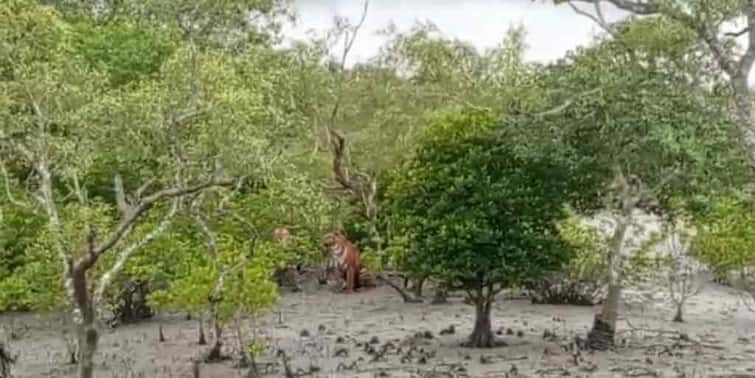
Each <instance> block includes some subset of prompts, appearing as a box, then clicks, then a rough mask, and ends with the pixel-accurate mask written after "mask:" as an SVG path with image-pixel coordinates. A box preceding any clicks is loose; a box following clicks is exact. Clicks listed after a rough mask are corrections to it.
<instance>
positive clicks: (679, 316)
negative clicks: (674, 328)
mask: <svg viewBox="0 0 755 378" xmlns="http://www.w3.org/2000/svg"><path fill="white" fill-rule="evenodd" d="M683 306H684V304H683V303H679V304H677V305H676V315H674V321H675V322H677V323H683V322H684V318H683V317H682V307H683Z"/></svg>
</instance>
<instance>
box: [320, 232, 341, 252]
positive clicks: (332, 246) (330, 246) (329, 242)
mask: <svg viewBox="0 0 755 378" xmlns="http://www.w3.org/2000/svg"><path fill="white" fill-rule="evenodd" d="M345 241H346V235H344V234H343V232H342V231H341V230H336V231H331V232H328V233H327V234H325V236H323V238H322V246H323V248H324V249H326V250H327V251H329V252H330V253H332V254H333V255H334V256H336V257H338V256H340V255H341V254H342V253H343V248H337V247H338V246H340V245H342V244H343V243H344V242H345Z"/></svg>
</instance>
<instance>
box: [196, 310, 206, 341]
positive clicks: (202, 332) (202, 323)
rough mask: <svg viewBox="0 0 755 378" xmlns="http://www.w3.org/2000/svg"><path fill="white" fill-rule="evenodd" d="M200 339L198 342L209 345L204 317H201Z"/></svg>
mask: <svg viewBox="0 0 755 378" xmlns="http://www.w3.org/2000/svg"><path fill="white" fill-rule="evenodd" d="M198 320H199V341H197V344H199V345H207V337H206V336H205V334H204V322H203V321H202V317H201V316H200V317H199V319H198Z"/></svg>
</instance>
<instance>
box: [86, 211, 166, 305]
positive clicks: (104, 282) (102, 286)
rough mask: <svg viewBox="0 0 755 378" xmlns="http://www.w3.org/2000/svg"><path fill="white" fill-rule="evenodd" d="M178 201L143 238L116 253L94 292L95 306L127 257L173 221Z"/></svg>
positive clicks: (161, 232) (163, 230) (158, 234)
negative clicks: (114, 258)
mask: <svg viewBox="0 0 755 378" xmlns="http://www.w3.org/2000/svg"><path fill="white" fill-rule="evenodd" d="M178 201H179V200H178V198H174V199H173V204H172V205H171V208H170V211H168V214H166V215H165V217H164V218H163V220H162V221H161V222H160V224H159V225H158V226H157V227H155V229H153V230H152V231H150V233H148V234H147V235H146V236H145V237H144V239H142V240H140V241H138V242H135V243H133V244H131V245H129V246H128V247H126V248H125V249H124V250H122V251H121V252H120V253H119V254H118V259H117V260H116V262H115V264H114V265H113V266H112V267H111V268H110V269H109V270H108V271H107V272H105V274H103V275H102V278H100V281H99V285H98V286H97V290H96V291H95V292H94V303H95V306H96V305H97V304H99V303H100V301H101V300H102V296H103V294H104V293H105V290H107V288H108V286H110V283H111V282H112V281H113V279H114V278H115V277H116V276H117V275H118V274H119V273H120V272H121V270H123V267H124V266H125V265H126V262H127V261H128V259H129V258H130V257H131V256H132V255H133V254H134V253H135V252H136V251H138V250H140V249H141V248H142V247H144V246H145V245H147V244H149V243H150V242H151V241H152V240H154V239H155V238H157V237H158V236H160V235H161V234H163V233H164V232H165V230H167V228H168V226H170V224H171V222H172V221H173V216H174V215H175V214H176V210H178Z"/></svg>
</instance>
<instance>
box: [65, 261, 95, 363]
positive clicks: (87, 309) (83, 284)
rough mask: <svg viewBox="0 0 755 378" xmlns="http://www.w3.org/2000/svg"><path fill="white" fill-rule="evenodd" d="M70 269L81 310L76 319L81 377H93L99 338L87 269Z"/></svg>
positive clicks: (76, 306)
mask: <svg viewBox="0 0 755 378" xmlns="http://www.w3.org/2000/svg"><path fill="white" fill-rule="evenodd" d="M70 271H71V273H70V274H71V275H70V278H69V279H70V280H71V281H72V282H71V284H72V286H73V295H74V298H73V300H74V306H75V308H76V311H77V312H79V314H78V319H75V321H76V323H77V327H76V328H77V339H78V344H79V356H78V357H79V358H78V360H79V378H92V377H94V354H95V352H97V342H98V340H99V333H98V331H97V325H96V324H95V312H94V305H93V303H92V301H91V297H90V295H89V291H88V289H87V280H86V271H85V270H84V269H81V268H79V267H74V268H72V269H71V270H70ZM75 318H76V316H75Z"/></svg>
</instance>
